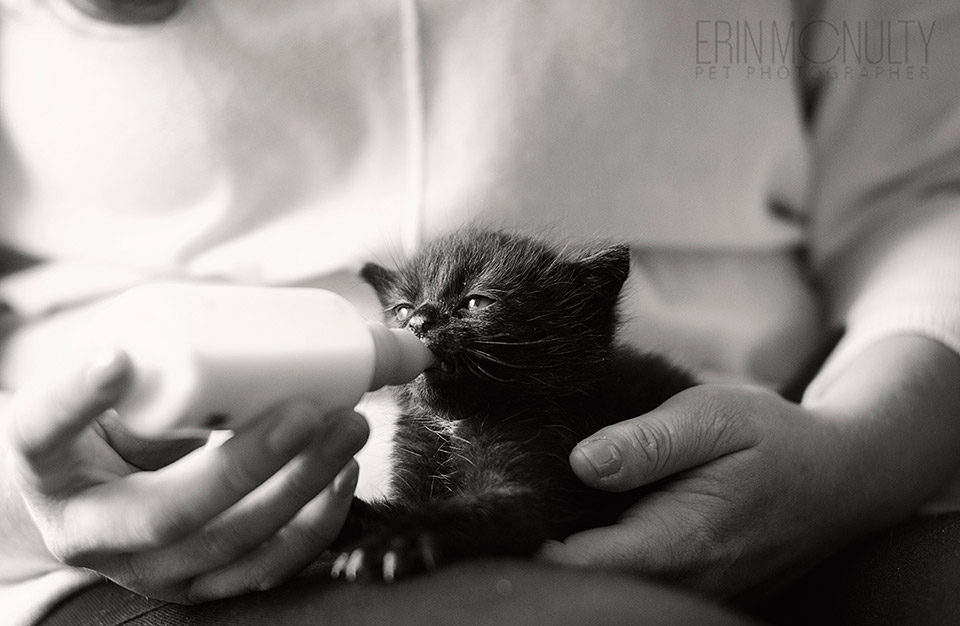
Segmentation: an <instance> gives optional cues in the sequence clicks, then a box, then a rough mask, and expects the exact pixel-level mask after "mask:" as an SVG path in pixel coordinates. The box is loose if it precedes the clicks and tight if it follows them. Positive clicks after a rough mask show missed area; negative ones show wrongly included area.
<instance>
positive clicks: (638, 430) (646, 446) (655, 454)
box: [629, 417, 674, 471]
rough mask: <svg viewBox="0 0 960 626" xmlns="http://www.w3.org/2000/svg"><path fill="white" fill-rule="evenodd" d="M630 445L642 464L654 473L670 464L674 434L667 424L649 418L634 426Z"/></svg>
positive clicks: (630, 433) (630, 432)
mask: <svg viewBox="0 0 960 626" xmlns="http://www.w3.org/2000/svg"><path fill="white" fill-rule="evenodd" d="M629 435H630V443H631V447H632V448H633V450H634V452H635V454H636V455H637V457H638V458H639V460H640V462H641V463H644V464H645V466H646V467H649V468H652V469H653V470H654V471H656V470H659V469H661V468H662V467H664V466H666V465H668V464H669V460H670V454H671V448H672V441H673V436H674V435H673V432H672V430H671V428H670V426H669V424H667V423H666V422H664V421H663V420H661V419H659V418H656V417H649V418H647V419H643V420H640V421H638V422H635V423H634V424H633V427H632V428H631V429H630V430H629Z"/></svg>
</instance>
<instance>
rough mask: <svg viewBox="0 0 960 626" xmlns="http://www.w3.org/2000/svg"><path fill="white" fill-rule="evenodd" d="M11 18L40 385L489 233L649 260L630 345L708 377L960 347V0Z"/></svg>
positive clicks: (22, 357) (18, 232)
mask: <svg viewBox="0 0 960 626" xmlns="http://www.w3.org/2000/svg"><path fill="white" fill-rule="evenodd" d="M0 3H6V4H9V5H11V8H9V9H8V13H6V14H4V15H3V16H2V17H0V125H2V126H0V132H2V134H0V238H2V241H3V242H4V243H6V244H7V245H9V246H12V247H14V248H17V249H19V250H22V251H25V252H28V253H31V254H34V255H37V256H39V257H42V258H44V259H49V260H50V261H51V263H50V264H47V265H44V266H41V267H40V268H38V269H35V270H32V271H28V272H26V273H24V274H21V275H17V276H14V277H11V278H10V279H8V280H6V281H4V282H2V283H0V297H5V298H6V299H7V300H8V301H9V302H11V303H12V304H13V305H14V307H15V308H17V310H18V311H19V312H20V313H21V314H22V315H23V316H24V318H25V319H26V320H28V322H25V328H24V330H23V331H22V332H21V333H19V334H18V335H15V336H13V337H12V338H9V339H8V340H7V353H6V356H5V358H4V362H3V363H2V370H3V379H4V381H5V382H6V383H7V384H8V385H10V386H16V384H17V383H18V382H19V381H21V380H23V378H24V377H27V376H29V375H30V372H31V371H34V368H35V367H38V365H37V364H38V363H41V362H43V361H44V360H45V359H48V358H50V355H51V354H52V353H53V352H54V351H55V350H56V346H57V345H58V344H59V343H60V342H61V341H62V339H63V336H64V335H63V334H62V333H68V334H69V332H72V331H70V330H69V328H68V327H67V326H63V325H61V326H62V328H61V330H56V328H57V327H58V324H59V323H60V322H59V320H63V319H68V318H69V317H70V315H71V313H66V314H58V315H56V316H54V317H52V318H50V319H49V320H48V321H45V320H44V319H43V318H44V315H45V314H46V313H47V312H49V311H51V310H55V309H60V308H62V307H64V306H65V305H70V304H75V303H80V302H83V301H86V300H88V299H90V298H94V297H97V296H99V295H103V294H106V293H110V292H112V291H115V290H117V289H119V288H122V287H124V286H128V285H130V284H132V283H135V282H138V281H141V280H148V279H150V278H151V277H154V276H169V275H175V276H182V277H195V278H221V279H224V280H231V281H239V282H248V283H266V284H294V283H303V282H312V283H316V284H327V285H329V284H331V283H330V282H329V281H328V279H327V278H325V277H328V276H331V275H337V276H339V277H340V278H339V282H338V283H337V284H338V285H340V287H341V288H342V289H344V290H346V291H348V292H349V293H350V294H351V295H355V296H356V297H357V298H359V299H361V300H363V301H364V302H369V293H366V292H363V291H362V289H361V288H359V287H356V285H354V284H352V283H353V282H355V281H353V279H347V280H346V281H344V279H343V276H348V275H349V273H350V272H352V271H354V270H355V268H356V266H357V265H358V264H359V263H360V262H361V261H364V260H369V259H380V260H381V261H384V262H390V260H391V259H393V258H396V257H397V256H398V255H402V254H404V253H408V252H410V251H412V250H415V249H416V247H417V245H418V244H419V242H420V241H422V240H423V239H425V238H430V237H433V236H435V235H437V234H439V233H441V232H444V231H446V230H448V229H451V228H455V227H457V226H458V225H461V224H463V223H465V222H467V221H470V220H476V219H482V220H483V221H484V222H486V223H488V224H491V225H495V226H504V227H511V228H517V229H520V230H526V231H532V232H536V233H540V234H545V235H547V236H553V237H556V238H560V239H571V238H574V239H580V238H585V237H602V238H608V239H615V240H623V241H629V242H631V243H632V244H633V245H634V250H635V254H634V268H633V272H632V274H631V283H630V285H629V286H628V289H629V297H628V301H627V303H626V305H627V313H628V318H629V321H628V324H627V326H626V327H625V328H624V331H623V337H624V339H625V340H628V341H634V342H637V343H639V344H641V345H643V346H645V347H648V348H651V349H656V350H661V351H663V352H666V353H667V354H669V355H670V356H672V357H673V358H674V359H676V360H678V361H680V362H681V363H683V364H684V365H686V366H688V367H691V368H693V369H695V370H696V371H697V372H699V373H700V375H701V376H702V377H703V378H705V379H711V380H741V381H752V382H759V383H765V384H776V383H778V382H782V381H783V380H785V379H787V378H788V377H789V376H790V374H791V373H792V372H793V371H794V370H795V369H796V367H797V366H798V365H799V364H800V363H801V362H802V361H803V358H804V356H805V355H806V354H807V353H808V352H809V351H810V350H811V349H812V347H813V346H814V345H815V344H816V340H817V337H818V335H819V333H820V332H821V330H822V328H823V327H824V326H825V325H826V324H827V323H841V322H842V323H845V324H846V326H847V328H848V333H847V335H846V337H845V339H844V341H843V343H842V345H841V346H840V348H839V350H838V351H837V352H836V353H835V354H834V357H833V358H832V359H831V362H830V363H829V364H828V366H827V368H826V369H825V371H824V372H823V373H822V374H821V376H820V382H822V381H823V380H826V379H827V378H829V376H831V372H834V371H836V370H837V369H838V368H840V367H842V363H843V362H844V360H846V359H848V358H850V356H852V355H853V354H854V353H856V352H857V351H858V350H859V349H861V348H862V347H863V346H864V345H865V344H867V343H870V342H872V341H875V340H877V339H878V338H880V337H883V336H886V335H890V334H896V333H917V334H922V335H925V336H928V337H932V338H934V339H937V340H939V341H941V342H943V343H944V344H945V345H947V346H949V347H951V348H952V349H954V350H957V351H958V352H960V202H958V192H960V185H958V183H957V176H958V173H960V81H958V80H957V79H956V68H957V67H960V46H958V45H957V44H956V43H955V42H956V41H957V37H958V36H960V7H958V6H957V5H956V4H955V3H954V2H952V0H930V1H928V2H923V3H915V4H916V6H909V7H907V6H901V5H898V3H896V2H893V1H892V0H883V1H881V0H875V1H871V0H845V1H842V2H841V1H839V0H837V1H836V2H832V3H831V2H827V3H824V4H826V5H828V6H827V7H826V8H825V9H824V10H823V13H822V14H820V15H818V16H817V17H818V18H819V19H820V20H822V22H819V24H820V27H818V28H813V29H808V30H806V31H803V33H802V36H801V29H802V27H803V24H804V23H805V22H802V21H794V20H797V19H799V18H797V16H795V14H794V7H792V6H791V4H790V3H787V2H769V1H768V0H733V1H731V2H726V3H722V4H716V5H714V4H709V3H702V2H698V1H696V0H674V1H672V2H663V1H656V0H603V1H597V2H590V3H587V2H583V1H582V0H554V1H553V2H550V3H542V4H541V3H537V4H534V3H522V2H493V1H490V0H463V1H458V2H434V3H426V4H423V5H421V4H419V3H418V2H417V0H397V1H396V2H388V1H386V0H379V1H377V0H366V1H361V2H358V1H356V0H334V1H328V2H315V1H314V0H287V2H284V3H266V2H262V1H260V0H203V1H199V0H197V1H193V2H187V3H186V6H185V8H184V9H183V10H182V11H181V13H179V14H178V15H177V16H175V17H174V18H173V19H172V20H170V21H169V22H167V23H164V24H162V25H159V26H152V27H130V26H111V25H104V24H97V23H94V22H93V21H92V20H90V19H89V18H87V17H84V16H82V15H81V14H80V13H78V12H76V11H74V10H73V9H72V8H71V6H70V3H69V2H68V1H67V0H46V1H44V2H32V1H31V0H0ZM905 22H906V25H905ZM791 24H794V25H795V30H794V31H792V32H793V39H791V38H790V35H789V33H790V32H791V31H789V30H788V28H789V26H790V25H791ZM825 25H826V26H825ZM887 26H889V28H888V29H887V30H886V31H885V37H886V38H885V39H884V40H882V41H881V40H880V39H879V33H880V32H881V31H883V29H885V28H887ZM858 29H861V30H860V31H858ZM858 32H859V34H858ZM864 32H866V33H867V35H868V36H870V37H872V39H870V41H871V42H872V43H871V44H870V46H868V47H867V48H866V49H860V48H858V47H857V46H856V45H855V43H854V41H855V40H857V37H862V35H863V33H864ZM846 34H849V35H850V36H849V38H845V35H846ZM859 41H862V40H859ZM784 42H786V43H784ZM791 45H792V47H790V46H791ZM784 46H787V47H786V48H784ZM784 51H786V56H784ZM794 53H796V54H794ZM834 53H836V54H834ZM856 54H859V55H860V59H859V60H858V59H857V58H856ZM842 55H846V56H845V58H844V56H842ZM878 55H879V56H878ZM877 59H879V60H877ZM823 60H828V61H827V62H826V63H823V64H821V65H816V64H815V62H817V61H823ZM874 60H875V61H874ZM831 72H833V73H834V74H833V77H831ZM805 101H810V102H811V103H812V105H813V106H812V111H813V115H812V116H811V118H810V120H809V123H806V124H805V122H804V117H803V103H804V102H805ZM774 207H775V208H774ZM801 250H803V251H805V252H804V253H803V254H800V252H799V251H801ZM815 287H816V288H815ZM80 310H81V309H78V311H80ZM78 315H80V316H81V317H82V313H78ZM63 328H68V330H63ZM58 333H60V334H58ZM816 385H817V383H815V384H814V387H813V389H812V391H811V393H815V392H816ZM58 575H59V576H62V575H63V574H62V573H61V574H58Z"/></svg>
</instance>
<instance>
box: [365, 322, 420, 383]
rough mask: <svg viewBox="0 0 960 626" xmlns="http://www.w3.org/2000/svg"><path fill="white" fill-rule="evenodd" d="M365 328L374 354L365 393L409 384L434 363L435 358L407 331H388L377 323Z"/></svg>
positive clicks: (371, 323) (399, 329) (391, 329)
mask: <svg viewBox="0 0 960 626" xmlns="http://www.w3.org/2000/svg"><path fill="white" fill-rule="evenodd" d="M367 327H368V328H369V330H370V335H371V336H372V337H373V346H374V355H375V357H374V361H375V364H374V369H373V378H372V379H371V381H370V388H369V390H368V391H374V390H376V389H379V388H380V387H383V386H384V385H402V384H403V383H408V382H410V381H411V380H413V379H414V378H416V377H417V376H419V375H420V374H422V373H423V370H425V369H427V368H428V367H430V366H431V365H433V364H435V363H436V362H437V357H436V356H434V354H433V353H432V352H430V350H429V349H428V348H427V346H426V345H424V343H423V342H422V341H420V339H418V338H417V336H416V335H414V334H413V333H412V332H410V331H409V330H405V329H403V328H387V327H386V326H384V325H383V324H381V323H379V322H369V323H368V324H367Z"/></svg>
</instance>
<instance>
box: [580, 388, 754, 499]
mask: <svg viewBox="0 0 960 626" xmlns="http://www.w3.org/2000/svg"><path fill="white" fill-rule="evenodd" d="M716 391H717V390H716V389H713V388H712V387H711V386H710V385H702V386H699V387H693V388H691V389H688V390H686V391H683V392H681V393H679V394H677V395H676V396H674V397H673V398H671V399H670V400H668V401H667V402H665V403H664V404H662V405H660V406H659V407H658V408H656V409H654V410H653V411H651V412H649V413H646V414H644V415H641V416H639V417H634V418H631V419H628V420H625V421H623V422H620V423H618V424H613V425H611V426H607V427H605V428H603V429H601V430H599V431H597V433H596V434H594V435H593V436H592V437H589V438H587V439H584V440H583V441H581V442H580V443H579V444H577V446H576V447H575V448H574V449H573V452H571V453H570V466H571V468H572V469H573V471H574V473H576V475H577V476H578V477H579V478H580V480H581V481H583V482H584V483H586V484H587V485H590V486H591V487H595V488H597V489H603V490H605V491H628V490H630V489H636V488H637V487H641V486H643V485H647V484H649V483H652V482H654V481H657V480H660V479H661V478H666V477H667V476H671V475H673V474H676V473H678V472H682V471H685V470H688V469H691V468H693V467H697V466H699V465H703V464H705V463H709V462H710V461H712V460H714V459H716V458H719V457H721V456H724V455H726V454H730V453H732V452H736V451H738V450H742V449H744V448H747V447H749V446H751V445H753V444H754V443H755V442H756V437H755V436H753V435H752V433H751V430H752V429H749V428H747V422H746V420H745V419H743V418H742V416H741V415H740V413H739V412H737V411H735V410H732V408H733V407H731V406H726V405H725V404H724V403H723V402H718V401H717V398H716V397H715V395H714V394H715V392H716Z"/></svg>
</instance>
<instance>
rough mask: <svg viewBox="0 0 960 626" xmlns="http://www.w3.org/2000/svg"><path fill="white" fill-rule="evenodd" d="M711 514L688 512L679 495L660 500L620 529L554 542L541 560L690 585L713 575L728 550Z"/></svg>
mask: <svg viewBox="0 0 960 626" xmlns="http://www.w3.org/2000/svg"><path fill="white" fill-rule="evenodd" d="M709 510H711V509H710V508H709V507H705V508H702V509H695V508H691V507H689V506H686V505H684V504H683V503H682V502H681V501H680V500H678V499H676V498H675V496H674V495H673V494H654V495H652V496H648V498H647V499H646V500H645V501H644V504H643V505H641V506H640V507H638V508H637V509H635V510H634V511H632V512H631V513H630V515H629V516H628V517H625V518H623V519H622V520H621V521H620V522H618V523H617V524H616V525H614V526H608V527H603V528H593V529H589V530H586V531H583V532H579V533H576V534H574V535H571V536H570V537H567V538H566V539H565V540H563V541H562V542H561V541H552V542H548V543H546V544H544V546H543V547H542V548H541V550H540V552H539V554H538V556H539V557H540V558H543V559H544V560H547V561H551V562H554V563H559V564H563V565H573V566H578V567H584V566H586V567H599V568H603V569H613V570H619V571H629V572H633V573H636V574H640V575H644V576H653V577H657V578H661V579H664V580H672V581H679V580H684V579H686V578H689V577H693V576H696V575H697V574H699V573H703V572H706V571H710V570H711V569H712V566H713V565H715V562H716V561H718V560H719V559H720V558H721V556H720V555H721V552H722V548H723V546H721V545H719V544H718V542H717V541H716V538H715V537H714V536H713V533H714V526H713V523H712V520H711V519H709V513H708V511H709Z"/></svg>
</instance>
